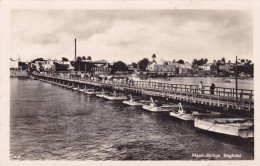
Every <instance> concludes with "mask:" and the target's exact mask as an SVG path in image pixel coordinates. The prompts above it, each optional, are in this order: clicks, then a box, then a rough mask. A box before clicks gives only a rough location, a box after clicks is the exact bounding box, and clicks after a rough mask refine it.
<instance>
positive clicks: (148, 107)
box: [143, 97, 170, 112]
mask: <svg viewBox="0 0 260 166" xmlns="http://www.w3.org/2000/svg"><path fill="white" fill-rule="evenodd" d="M143 109H145V110H148V111H151V112H169V111H170V110H169V109H166V108H163V107H162V104H158V103H155V102H154V100H153V98H152V97H151V98H150V104H149V105H143Z"/></svg>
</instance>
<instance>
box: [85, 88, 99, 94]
mask: <svg viewBox="0 0 260 166" xmlns="http://www.w3.org/2000/svg"><path fill="white" fill-rule="evenodd" d="M85 93H86V94H88V95H97V94H101V93H102V92H98V91H96V90H95V89H86V90H85Z"/></svg>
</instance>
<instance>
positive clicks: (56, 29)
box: [11, 9, 253, 64]
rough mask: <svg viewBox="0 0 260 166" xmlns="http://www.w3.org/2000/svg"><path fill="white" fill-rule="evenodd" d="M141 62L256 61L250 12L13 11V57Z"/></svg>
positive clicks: (23, 58) (168, 10) (171, 10)
mask: <svg viewBox="0 0 260 166" xmlns="http://www.w3.org/2000/svg"><path fill="white" fill-rule="evenodd" d="M75 38H76V39H77V56H86V57H87V56H91V57H92V59H93V60H101V59H104V60H108V61H109V62H114V61H123V62H125V63H128V64H130V63H132V62H138V61H139V60H141V59H143V58H148V59H149V60H152V54H156V59H163V60H167V61H172V60H173V59H175V60H179V59H183V60H184V61H186V62H189V63H191V62H192V60H193V59H201V58H207V59H208V60H209V62H212V61H213V60H219V59H221V58H223V57H224V58H225V59H226V60H231V61H232V62H234V61H235V57H236V56H238V58H239V59H250V60H253V15H252V13H251V11H248V10H174V9H167V10H166V9H164V10H13V11H12V12H11V57H12V58H13V59H17V57H19V58H20V59H21V60H22V61H27V60H33V59H35V58H40V57H41V58H44V59H57V60H60V59H61V58H62V57H66V58H68V59H69V60H73V59H74V56H75V55H74V39H75Z"/></svg>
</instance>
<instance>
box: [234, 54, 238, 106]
mask: <svg viewBox="0 0 260 166" xmlns="http://www.w3.org/2000/svg"><path fill="white" fill-rule="evenodd" d="M235 76H236V102H237V104H238V96H237V56H236V69H235Z"/></svg>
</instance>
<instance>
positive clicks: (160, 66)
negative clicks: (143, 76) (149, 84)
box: [146, 59, 192, 76]
mask: <svg viewBox="0 0 260 166" xmlns="http://www.w3.org/2000/svg"><path fill="white" fill-rule="evenodd" d="M191 69H192V66H191V65H190V64H189V63H184V64H181V63H177V62H166V61H164V60H162V59H160V60H157V61H154V62H152V63H150V64H148V66H147V68H146V70H148V71H149V73H150V75H152V76H153V75H155V76H174V75H176V74H188V73H189V71H190V70H191Z"/></svg>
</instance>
